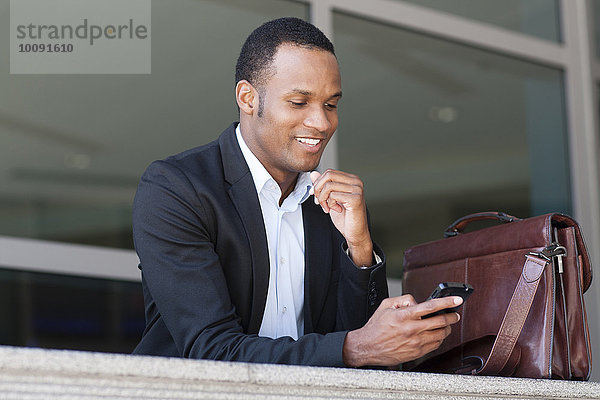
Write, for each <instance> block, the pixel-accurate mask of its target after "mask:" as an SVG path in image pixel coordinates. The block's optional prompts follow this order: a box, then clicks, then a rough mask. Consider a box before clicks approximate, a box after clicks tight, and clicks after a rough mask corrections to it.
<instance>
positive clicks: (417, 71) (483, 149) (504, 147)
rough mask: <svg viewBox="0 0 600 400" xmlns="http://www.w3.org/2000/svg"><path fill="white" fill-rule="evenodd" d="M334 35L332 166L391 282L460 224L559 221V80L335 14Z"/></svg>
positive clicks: (543, 70)
mask: <svg viewBox="0 0 600 400" xmlns="http://www.w3.org/2000/svg"><path fill="white" fill-rule="evenodd" d="M334 27H335V32H336V36H335V40H336V46H337V53H338V58H339V60H340V65H341V71H342V77H343V90H344V99H343V100H342V101H341V103H340V110H339V113H340V124H339V129H338V130H339V132H338V133H337V134H338V146H339V160H340V168H341V169H343V170H348V171H350V172H353V173H356V174H358V175H359V176H360V177H361V178H362V179H363V181H364V182H365V190H366V193H367V200H368V204H369V209H370V214H371V220H372V223H373V227H374V237H375V240H376V241H378V242H379V243H380V244H381V245H382V246H383V248H384V249H385V251H386V253H387V255H388V262H389V267H390V268H389V271H390V275H392V276H399V274H400V270H401V264H402V253H403V251H404V250H405V249H406V248H407V247H409V246H412V245H415V244H417V243H421V242H425V241H430V240H437V239H440V238H441V237H442V232H443V230H444V229H445V228H446V227H447V226H448V225H449V224H450V223H451V222H452V221H453V220H455V219H457V218H459V217H461V216H463V215H466V214H469V213H473V212H480V211H490V210H499V211H505V212H508V213H510V214H513V215H516V216H519V217H527V216H530V215H534V214H541V213H545V212H550V211H562V212H566V213H570V211H571V200H570V183H569V168H568V158H567V155H568V149H567V136H566V128H565V110H564V105H563V102H564V99H563V78H562V73H561V71H559V70H556V69H552V68H548V67H543V66H540V65H535V64H530V63H527V62H524V61H520V60H517V59H513V58H509V57H504V56H500V55H497V54H493V53H488V52H485V51H482V50H479V49H475V48H471V47H467V46H463V45H458V44H456V43H451V42H447V41H444V40H440V39H436V38H432V37H428V36H423V35H419V34H416V33H412V32H407V31H403V30H401V29H398V28H395V27H392V26H387V25H381V24H376V23H374V22H370V21H367V20H364V19H360V18H356V17H353V16H347V15H343V14H339V13H338V14H335V17H334Z"/></svg>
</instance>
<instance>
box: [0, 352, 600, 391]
mask: <svg viewBox="0 0 600 400" xmlns="http://www.w3.org/2000/svg"><path fill="white" fill-rule="evenodd" d="M107 398H112V399H114V398H123V399H125V398H126V399H208V398H210V399H236V400H237V399H292V398H293V399H309V398H310V399H334V398H344V399H346V398H348V399H440V398H452V399H499V398H528V399H535V398H539V399H600V384H598V383H589V382H567V381H551V380H533V379H512V378H491V377H471V376H454V375H434V374H417V373H408V372H395V371H369V370H354V369H343V368H317V367H298V366H286V365H268V364H247V363H232V362H219V361H205V360H183V359H175V358H162V357H141V356H130V355H122V354H104V353H87V352H74V351H64V350H43V349H29V348H18V347H1V346H0V399H32V400H33V399H35V400H38V399H44V400H54V399H61V400H63V399H103V400H106V399H107Z"/></svg>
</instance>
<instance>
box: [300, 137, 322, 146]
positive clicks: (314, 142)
mask: <svg viewBox="0 0 600 400" xmlns="http://www.w3.org/2000/svg"><path fill="white" fill-rule="evenodd" d="M296 140H297V141H299V142H300V143H305V144H308V145H311V146H316V145H317V144H319V142H320V141H321V140H320V139H309V138H296Z"/></svg>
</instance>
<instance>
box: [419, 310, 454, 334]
mask: <svg viewBox="0 0 600 400" xmlns="http://www.w3.org/2000/svg"><path fill="white" fill-rule="evenodd" d="M421 321H423V322H426V323H427V327H426V328H425V329H427V330H436V329H443V328H446V327H449V326H450V325H453V324H455V323H457V322H458V321H460V314H458V313H453V312H452V313H445V314H440V315H436V316H434V317H431V318H426V319H422V320H421Z"/></svg>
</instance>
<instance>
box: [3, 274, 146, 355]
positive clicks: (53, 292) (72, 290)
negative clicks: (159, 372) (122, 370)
mask: <svg viewBox="0 0 600 400" xmlns="http://www.w3.org/2000/svg"><path fill="white" fill-rule="evenodd" d="M143 330H144V301H143V298H142V290H141V285H140V284H139V283H134V282H117V281H109V280H105V279H91V278H81V277H73V276H65V275H54V274H45V273H36V272H25V271H14V270H10V269H0V345H11V346H28V347H43V348H58V349H74V350H92V351H103V352H119V353H130V352H131V351H132V350H133V348H134V347H135V346H136V345H137V343H138V341H139V339H140V337H141V335H142V331H143Z"/></svg>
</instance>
